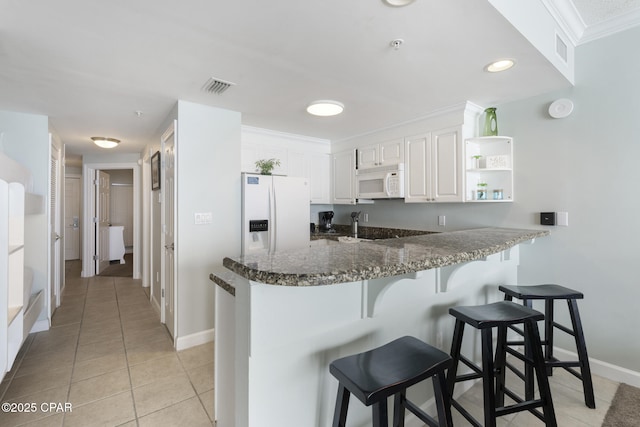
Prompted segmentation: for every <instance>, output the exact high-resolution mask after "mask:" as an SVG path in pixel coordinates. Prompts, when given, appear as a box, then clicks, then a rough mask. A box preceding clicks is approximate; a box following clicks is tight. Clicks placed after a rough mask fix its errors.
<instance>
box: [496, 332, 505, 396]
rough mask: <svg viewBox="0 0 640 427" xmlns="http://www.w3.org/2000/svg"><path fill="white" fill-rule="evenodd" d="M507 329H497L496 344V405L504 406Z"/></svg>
mask: <svg viewBox="0 0 640 427" xmlns="http://www.w3.org/2000/svg"><path fill="white" fill-rule="evenodd" d="M506 359H507V327H506V326H505V327H499V328H498V341H497V344H496V404H497V406H498V407H502V406H504V390H505V388H506V376H507V360H506Z"/></svg>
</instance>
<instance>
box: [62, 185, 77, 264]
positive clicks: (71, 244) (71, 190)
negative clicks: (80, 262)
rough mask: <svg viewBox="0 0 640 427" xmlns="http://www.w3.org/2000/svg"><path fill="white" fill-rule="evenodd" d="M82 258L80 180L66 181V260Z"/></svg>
mask: <svg viewBox="0 0 640 427" xmlns="http://www.w3.org/2000/svg"><path fill="white" fill-rule="evenodd" d="M79 258H80V178H79V177H68V178H65V180H64V259H65V260H73V259H79Z"/></svg>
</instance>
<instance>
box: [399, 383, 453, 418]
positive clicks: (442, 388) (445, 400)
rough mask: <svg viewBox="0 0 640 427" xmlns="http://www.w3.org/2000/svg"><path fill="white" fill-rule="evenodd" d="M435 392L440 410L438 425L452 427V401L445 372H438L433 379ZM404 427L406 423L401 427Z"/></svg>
mask: <svg viewBox="0 0 640 427" xmlns="http://www.w3.org/2000/svg"><path fill="white" fill-rule="evenodd" d="M433 391H434V395H435V399H436V406H437V410H438V423H439V424H440V426H442V427H445V426H446V427H452V426H453V420H452V418H451V400H450V399H449V394H448V393H447V382H446V379H445V375H444V372H438V373H437V374H436V376H434V377H433ZM403 426H404V423H403V424H402V426H401V427H403Z"/></svg>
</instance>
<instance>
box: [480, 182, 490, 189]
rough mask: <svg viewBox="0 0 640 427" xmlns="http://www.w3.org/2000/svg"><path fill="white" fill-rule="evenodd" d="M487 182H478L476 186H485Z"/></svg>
mask: <svg viewBox="0 0 640 427" xmlns="http://www.w3.org/2000/svg"><path fill="white" fill-rule="evenodd" d="M487 185H488V184H487V183H486V182H479V183H478V187H480V188H485V187H486V186H487Z"/></svg>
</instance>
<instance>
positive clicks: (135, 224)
mask: <svg viewBox="0 0 640 427" xmlns="http://www.w3.org/2000/svg"><path fill="white" fill-rule="evenodd" d="M98 172H104V173H108V175H109V181H110V185H109V188H108V190H109V197H108V200H109V205H111V204H113V202H112V199H113V195H114V194H115V195H116V197H118V198H119V200H120V199H121V200H122V201H117V202H116V203H115V211H114V215H115V220H117V221H119V222H120V221H122V222H123V223H126V224H128V225H125V224H122V225H121V226H122V227H123V229H122V237H121V238H122V240H123V245H124V252H125V253H123V257H122V260H123V261H124V263H123V265H128V267H131V276H129V277H133V278H134V279H140V271H141V269H140V247H141V246H140V242H141V238H140V230H141V227H140V196H139V193H140V190H139V189H140V186H141V177H140V166H139V165H138V163H137V162H131V163H86V164H84V165H83V180H84V181H83V182H84V192H85V194H84V200H83V207H84V214H83V221H82V273H81V275H82V277H92V276H95V275H96V274H97V272H98V271H99V269H98V267H97V263H98V262H99V258H100V250H99V249H97V248H98V247H99V245H100V236H99V235H98V234H97V228H98V222H97V221H98V217H100V216H104V215H106V216H107V217H109V218H108V221H107V223H108V224H112V225H113V224H116V223H115V221H114V218H112V209H111V206H110V207H109V209H108V210H106V211H103V214H102V215H100V211H99V206H100V197H99V192H98V188H99V180H97V179H96V178H95V177H96V174H97V173H98ZM112 176H113V177H115V183H116V184H123V185H115V186H112V185H111V183H112V182H114V181H113V179H112ZM124 177H128V178H124ZM125 180H126V181H125ZM114 189H115V190H114ZM112 193H113V194H112ZM129 198H130V201H129ZM103 200H104V198H103ZM103 204H104V202H103ZM125 228H127V229H128V230H127V237H126V238H125V232H124V229H125ZM109 234H110V233H109ZM109 240H111V239H110V236H109ZM109 246H110V245H109ZM127 246H128V252H129V254H130V255H129V256H126V252H127ZM106 250H110V249H106V248H103V250H102V251H103V252H104V251H106ZM107 258H113V256H112V255H111V254H109V255H108V256H107ZM127 258H130V259H131V262H130V263H127ZM110 262H111V259H109V264H110ZM106 268H109V265H108V266H106ZM117 274H122V273H117ZM127 274H128V273H127Z"/></svg>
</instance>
